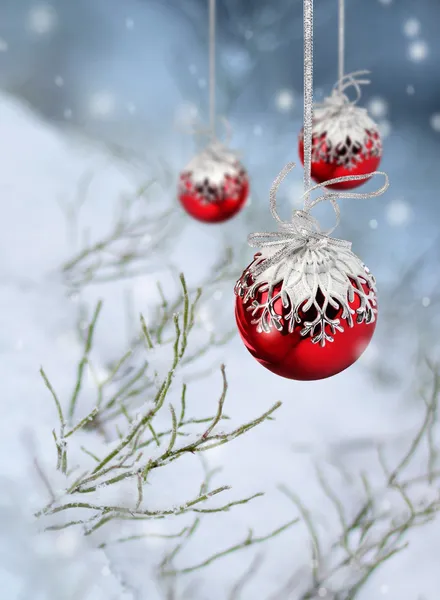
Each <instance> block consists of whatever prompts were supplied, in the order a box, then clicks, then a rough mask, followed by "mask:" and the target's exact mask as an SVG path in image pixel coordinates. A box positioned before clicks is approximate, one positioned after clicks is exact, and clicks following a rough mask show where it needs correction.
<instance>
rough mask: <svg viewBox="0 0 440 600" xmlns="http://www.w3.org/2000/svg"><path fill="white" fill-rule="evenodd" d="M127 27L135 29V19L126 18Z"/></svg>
mask: <svg viewBox="0 0 440 600" xmlns="http://www.w3.org/2000/svg"><path fill="white" fill-rule="evenodd" d="M125 27H126V28H127V29H133V27H134V21H133V19H131V18H130V17H127V18H126V19H125Z"/></svg>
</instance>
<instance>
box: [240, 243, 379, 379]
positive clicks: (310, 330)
mask: <svg viewBox="0 0 440 600" xmlns="http://www.w3.org/2000/svg"><path fill="white" fill-rule="evenodd" d="M336 241H337V240H336ZM310 252H311V253H312V254H310ZM316 252H317V253H318V254H320V256H319V257H318V260H317V256H316ZM307 253H309V256H308V257H307ZM266 258H270V252H269V253H268V251H267V250H266ZM309 259H310V260H309ZM264 260H265V257H264V256H263V255H262V254H256V255H255V260H254V262H253V263H251V265H250V266H249V267H248V268H247V269H246V270H245V271H244V273H243V275H242V276H241V278H240V279H239V281H238V282H237V284H236V286H235V293H236V303H235V317H236V321H237V326H238V330H239V333H240V336H241V338H242V340H243V342H244V344H245V346H246V348H247V349H248V351H249V352H250V353H251V354H252V356H253V357H254V358H255V359H256V360H257V361H258V362H259V363H260V364H261V365H263V366H264V367H266V368H267V369H269V371H272V372H273V373H276V374H277V375H281V376H282V377H286V378H288V379H295V380H299V381H311V380H318V379H325V378H327V377H331V376H333V375H336V374H337V373H340V372H341V371H343V370H345V369H347V367H349V366H350V365H352V364H353V363H354V362H355V361H356V360H357V359H358V358H359V356H360V355H361V354H362V353H363V351H364V350H365V349H366V347H367V346H368V344H369V342H370V340H371V338H372V336H373V333H374V330H375V327H376V314H377V308H376V306H377V300H376V292H375V281H374V278H373V277H372V275H371V274H370V272H369V270H368V269H367V268H366V267H365V265H363V264H362V263H361V262H360V260H359V259H358V258H357V257H356V256H355V255H354V254H353V253H352V252H351V250H349V249H341V250H340V252H339V256H338V257H337V256H336V255H335V252H334V250H332V249H326V248H325V247H323V248H321V249H318V250H317V251H316V249H315V257H314V258H313V250H307V249H306V250H305V255H303V257H302V258H301V257H297V258H296V261H294V263H295V262H296V265H295V264H294V263H293V264H290V265H289V264H288V262H286V263H285V264H284V265H282V266H281V269H280V265H278V267H277V271H278V273H279V274H280V275H285V278H280V277H277V278H276V279H273V276H274V273H275V274H276V271H275V272H272V273H270V272H269V274H267V275H265V274H264V272H263V273H262V274H261V275H259V276H257V277H256V278H255V279H254V277H253V274H252V271H253V269H254V267H258V265H262V263H264ZM304 265H305V266H306V267H305V268H304ZM307 267H310V268H307ZM271 269H273V267H271ZM310 284H311V285H310Z"/></svg>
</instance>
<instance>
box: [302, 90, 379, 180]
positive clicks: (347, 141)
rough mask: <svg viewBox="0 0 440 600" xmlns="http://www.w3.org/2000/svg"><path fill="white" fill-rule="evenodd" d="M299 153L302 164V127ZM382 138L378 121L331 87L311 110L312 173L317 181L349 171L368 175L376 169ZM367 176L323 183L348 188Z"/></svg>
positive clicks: (341, 175) (349, 173) (349, 172)
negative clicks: (329, 92)
mask: <svg viewBox="0 0 440 600" xmlns="http://www.w3.org/2000/svg"><path fill="white" fill-rule="evenodd" d="M298 150H299V157H300V159H301V162H302V163H303V164H304V131H303V130H301V132H300V134H299V148H298ZM381 156H382V142H381V139H380V135H379V131H378V128H377V125H376V124H375V123H374V121H373V120H372V119H371V118H370V117H369V116H368V114H367V111H366V110H365V109H364V108H359V107H357V106H355V105H353V104H351V103H349V102H348V99H347V98H346V96H344V95H340V94H338V92H337V91H334V92H333V94H332V96H331V97H330V98H327V99H326V100H325V101H324V103H323V105H322V106H321V107H319V108H317V109H316V110H315V112H314V119H313V129H312V165H311V176H312V179H313V180H314V181H316V182H317V183H325V182H326V181H329V180H330V179H336V178H338V177H346V176H348V175H368V174H370V173H374V171H376V170H377V168H378V166H379V163H380V160H381ZM368 179H369V178H365V179H359V180H356V181H343V182H340V183H335V184H333V185H329V186H326V187H328V188H329V189H335V190H348V189H352V188H355V187H358V186H360V185H363V184H364V183H365V182H366V181H368Z"/></svg>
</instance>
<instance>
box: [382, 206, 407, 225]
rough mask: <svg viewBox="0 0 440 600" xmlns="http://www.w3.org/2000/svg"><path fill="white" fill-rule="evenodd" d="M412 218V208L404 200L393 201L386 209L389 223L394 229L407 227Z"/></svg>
mask: <svg viewBox="0 0 440 600" xmlns="http://www.w3.org/2000/svg"><path fill="white" fill-rule="evenodd" d="M411 217H412V209H411V206H410V205H409V204H408V203H407V202H405V201H404V200H393V201H392V202H390V203H389V204H388V206H387V208H386V219H387V222H388V223H389V225H391V226H393V227H399V226H402V225H406V224H407V223H408V222H409V221H410V219H411Z"/></svg>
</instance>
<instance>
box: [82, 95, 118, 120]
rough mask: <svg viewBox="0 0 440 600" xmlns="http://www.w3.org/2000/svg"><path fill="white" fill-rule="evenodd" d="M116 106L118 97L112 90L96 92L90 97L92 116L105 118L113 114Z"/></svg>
mask: <svg viewBox="0 0 440 600" xmlns="http://www.w3.org/2000/svg"><path fill="white" fill-rule="evenodd" d="M115 108H116V99H115V97H114V95H113V94H112V93H110V92H106V91H102V92H95V93H94V94H92V96H91V97H90V101H89V113H90V114H91V116H92V117H95V118H98V119H105V118H107V117H109V116H110V115H112V114H113V113H114V111H115Z"/></svg>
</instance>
